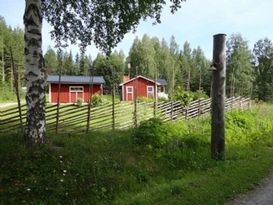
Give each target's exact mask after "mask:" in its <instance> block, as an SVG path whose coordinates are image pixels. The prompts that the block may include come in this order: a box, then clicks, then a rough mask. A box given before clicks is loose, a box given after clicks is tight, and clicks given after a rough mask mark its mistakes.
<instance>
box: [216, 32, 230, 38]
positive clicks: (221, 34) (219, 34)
mask: <svg viewBox="0 0 273 205" xmlns="http://www.w3.org/2000/svg"><path fill="white" fill-rule="evenodd" d="M220 36H227V34H225V33H217V34H215V35H213V37H214V38H215V37H220Z"/></svg>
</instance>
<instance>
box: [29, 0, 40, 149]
mask: <svg viewBox="0 0 273 205" xmlns="http://www.w3.org/2000/svg"><path fill="white" fill-rule="evenodd" d="M41 5H42V2H41V0H26V5H25V6H26V7H25V14H24V25H25V66H26V71H25V79H26V87H27V92H26V103H27V114H26V115H27V116H26V127H25V133H24V134H25V135H24V136H25V142H26V144H27V145H29V146H31V145H33V144H42V143H44V142H45V77H44V75H45V71H44V69H43V54H42V33H41V32H42V10H41Z"/></svg>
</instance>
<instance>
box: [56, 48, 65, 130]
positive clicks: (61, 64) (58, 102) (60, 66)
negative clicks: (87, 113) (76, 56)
mask: <svg viewBox="0 0 273 205" xmlns="http://www.w3.org/2000/svg"><path fill="white" fill-rule="evenodd" d="M59 52H60V54H61V59H60V65H59V79H58V96H57V113H56V125H55V132H56V133H58V129H59V117H60V116H59V115H60V93H61V76H62V67H63V53H62V50H59Z"/></svg>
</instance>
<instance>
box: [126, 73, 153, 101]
mask: <svg viewBox="0 0 273 205" xmlns="http://www.w3.org/2000/svg"><path fill="white" fill-rule="evenodd" d="M128 86H133V90H134V95H130V94H129V95H128V94H127V87H128ZM147 86H154V83H152V82H151V81H148V80H145V79H143V78H137V79H135V80H133V81H131V82H128V83H125V84H124V85H123V89H122V93H123V98H122V99H123V100H125V101H126V100H129V101H130V100H134V96H138V97H147Z"/></svg>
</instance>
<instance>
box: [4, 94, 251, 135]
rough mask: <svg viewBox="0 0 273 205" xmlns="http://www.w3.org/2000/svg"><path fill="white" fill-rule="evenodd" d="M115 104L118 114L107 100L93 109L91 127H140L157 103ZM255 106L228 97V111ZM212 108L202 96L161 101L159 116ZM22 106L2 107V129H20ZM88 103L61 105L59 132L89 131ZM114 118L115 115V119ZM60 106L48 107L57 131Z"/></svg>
mask: <svg viewBox="0 0 273 205" xmlns="http://www.w3.org/2000/svg"><path fill="white" fill-rule="evenodd" d="M134 103H135V102H118V103H115V106H114V107H115V113H114V115H113V113H112V104H111V103H105V104H103V105H101V106H98V107H94V108H91V112H90V127H89V130H107V129H108V130H109V129H112V128H113V122H114V127H115V129H127V128H130V127H133V126H137V125H138V124H139V123H140V122H141V121H144V120H147V119H149V118H152V117H154V103H153V102H152V103H146V102H138V103H137V104H136V105H135V104H134ZM250 106H251V100H250V98H245V97H231V98H226V100H225V110H226V111H230V110H232V109H236V108H237V109H238V108H241V109H244V108H249V107H250ZM26 110H27V108H26V105H25V104H24V105H22V106H21V111H22V122H23V126H24V125H25V121H26V117H25V116H26ZM210 111H211V99H198V100H195V101H193V102H191V103H190V104H189V105H188V106H183V105H182V104H181V102H179V101H172V102H159V103H157V109H156V117H159V118H161V119H162V120H164V121H174V120H181V119H185V120H187V119H191V118H195V117H199V116H201V115H207V114H209V113H210ZM18 113H19V112H18V107H17V106H15V105H14V106H11V107H6V108H1V109H0V132H2V133H4V132H7V131H9V130H16V129H19V128H20V116H19V114H18ZM87 115H88V105H82V106H78V105H74V104H64V105H60V107H59V123H58V131H59V132H70V133H73V132H80V131H85V130H86V126H87ZM113 117H114V118H115V119H114V120H113ZM56 119H57V105H56V104H55V105H47V106H46V130H47V132H54V131H55V129H56Z"/></svg>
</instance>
